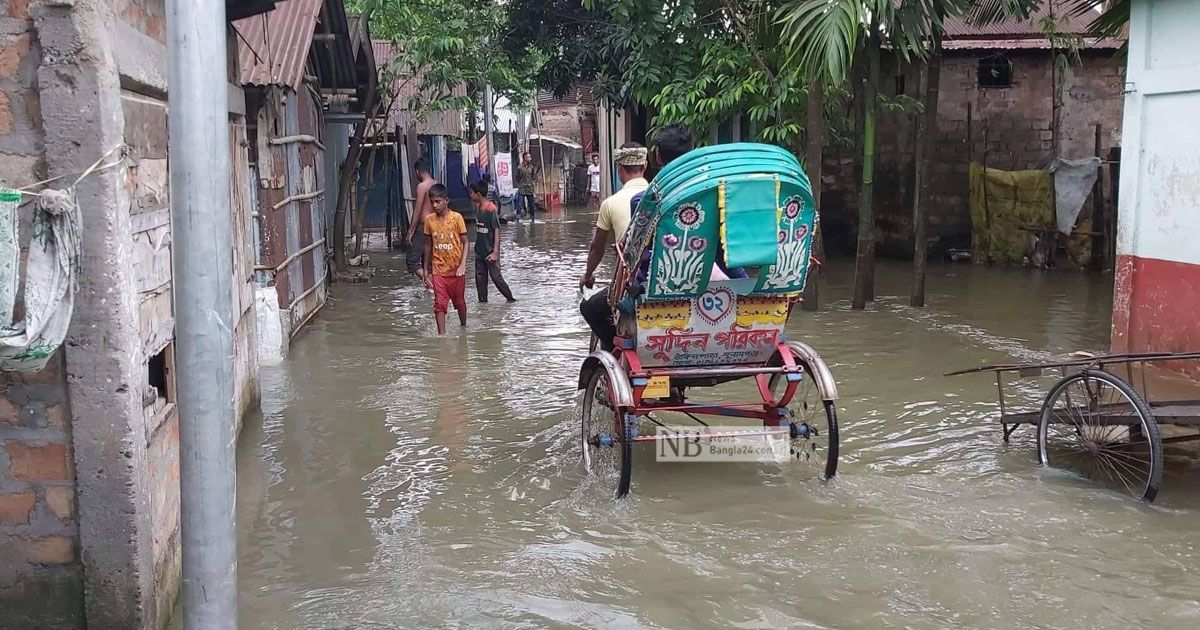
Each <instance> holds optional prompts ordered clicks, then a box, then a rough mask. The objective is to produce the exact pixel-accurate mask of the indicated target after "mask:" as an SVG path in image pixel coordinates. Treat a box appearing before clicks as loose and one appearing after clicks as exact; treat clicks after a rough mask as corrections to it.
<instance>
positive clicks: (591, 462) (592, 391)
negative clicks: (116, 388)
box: [580, 368, 633, 499]
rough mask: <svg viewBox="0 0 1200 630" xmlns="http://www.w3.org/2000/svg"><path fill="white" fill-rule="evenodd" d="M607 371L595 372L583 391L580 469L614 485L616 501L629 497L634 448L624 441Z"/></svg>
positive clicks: (618, 412)
mask: <svg viewBox="0 0 1200 630" xmlns="http://www.w3.org/2000/svg"><path fill="white" fill-rule="evenodd" d="M611 392H612V390H611V383H610V382H609V376H608V371H607V370H604V369H603V368H598V369H596V370H595V371H593V372H592V375H591V376H590V377H589V378H588V383H587V387H585V388H584V390H583V410H582V412H581V414H580V415H581V420H580V446H581V449H582V456H583V467H584V470H586V471H587V472H588V474H589V475H595V476H597V477H599V478H601V479H604V480H608V481H612V482H614V483H615V484H616V493H615V496H616V498H618V499H619V498H621V497H623V496H625V495H626V494H629V482H630V478H631V476H632V473H633V444H632V442H630V440H628V439H626V436H625V431H624V429H623V425H624V422H623V421H622V418H621V410H619V409H617V408H616V405H615V404H614V403H613V397H612V394H611Z"/></svg>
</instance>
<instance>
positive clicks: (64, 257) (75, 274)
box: [0, 188, 82, 372]
mask: <svg viewBox="0 0 1200 630" xmlns="http://www.w3.org/2000/svg"><path fill="white" fill-rule="evenodd" d="M14 197H15V200H14ZM20 199H21V195H20V193H17V192H15V191H11V190H7V189H0V266H3V267H4V269H3V271H0V316H3V317H2V319H0V370H2V371H16V372H37V371H39V370H41V369H42V368H44V367H45V366H46V362H47V361H49V360H50V357H51V356H52V355H53V354H54V352H55V351H56V350H58V347H59V346H61V345H62V342H63V339H65V338H66V336H67V328H68V327H69V326H70V324H71V312H72V311H73V310H74V306H75V293H76V291H78V289H79V255H80V253H79V246H80V234H81V232H82V226H81V219H80V212H79V202H78V201H77V200H76V198H75V190H74V188H69V189H67V190H49V189H48V190H43V191H42V192H41V193H40V196H39V197H38V201H37V208H36V210H35V212H34V215H33V234H32V236H31V238H30V242H29V257H28V261H27V264H26V272H25V299H24V302H25V316H24V318H23V319H22V321H19V322H14V321H13V310H14V305H15V303H16V296H17V292H18V290H19V288H20V278H19V271H18V270H19V268H20V246H19V244H18V243H19V239H18V235H17V227H16V226H17V220H16V219H17V206H18V205H19V204H20Z"/></svg>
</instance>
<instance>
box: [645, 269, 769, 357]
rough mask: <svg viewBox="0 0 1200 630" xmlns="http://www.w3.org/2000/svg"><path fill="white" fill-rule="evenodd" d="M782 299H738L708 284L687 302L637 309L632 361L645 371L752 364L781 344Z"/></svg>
mask: <svg viewBox="0 0 1200 630" xmlns="http://www.w3.org/2000/svg"><path fill="white" fill-rule="evenodd" d="M787 315H788V300H787V298H786V297H783V296H763V297H758V296H755V297H750V296H742V297H738V296H737V295H735V294H734V293H733V291H731V290H729V289H728V288H725V287H722V286H719V285H716V283H713V285H710V287H709V289H708V290H707V291H705V292H704V293H703V294H702V295H700V296H699V297H697V298H695V299H691V300H686V299H685V300H678V301H663V302H647V303H645V304H641V305H639V306H638V313H637V317H638V359H639V360H640V361H641V362H642V365H643V366H645V367H656V366H664V365H670V366H675V367H682V366H687V365H738V364H747V363H749V364H757V363H762V362H764V361H766V360H767V359H770V358H771V355H773V354H774V353H775V351H776V349H777V344H778V343H779V342H781V341H783V326H784V323H786V322H787Z"/></svg>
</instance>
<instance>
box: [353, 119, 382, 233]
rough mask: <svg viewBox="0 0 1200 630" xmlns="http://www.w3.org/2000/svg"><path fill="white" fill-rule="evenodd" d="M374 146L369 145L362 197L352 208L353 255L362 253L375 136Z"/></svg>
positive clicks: (371, 177)
mask: <svg viewBox="0 0 1200 630" xmlns="http://www.w3.org/2000/svg"><path fill="white" fill-rule="evenodd" d="M375 140H376V142H375V143H374V144H375V146H373V147H371V157H369V158H367V181H366V185H365V186H363V193H364V194H363V198H362V199H360V200H359V203H358V207H357V208H355V209H354V255H355V256H361V255H362V253H363V232H365V231H366V226H367V209H368V206H369V205H370V204H371V189H372V188H374V187H375V156H376V155H378V154H379V142H378V138H375Z"/></svg>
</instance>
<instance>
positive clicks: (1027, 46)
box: [942, 37, 1121, 50]
mask: <svg viewBox="0 0 1200 630" xmlns="http://www.w3.org/2000/svg"><path fill="white" fill-rule="evenodd" d="M1120 47H1121V42H1119V41H1114V40H1110V39H1099V38H1096V37H1085V38H1084V40H1083V48H1086V49H1094V50H1104V49H1113V50H1115V49H1117V48H1120ZM942 48H944V49H946V50H1050V40H1049V39H1047V38H1040V39H1038V38H1026V39H952V40H946V41H944V42H942Z"/></svg>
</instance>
